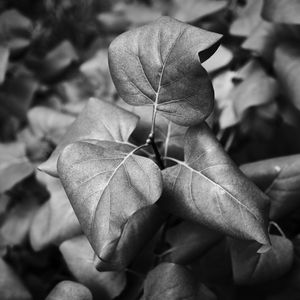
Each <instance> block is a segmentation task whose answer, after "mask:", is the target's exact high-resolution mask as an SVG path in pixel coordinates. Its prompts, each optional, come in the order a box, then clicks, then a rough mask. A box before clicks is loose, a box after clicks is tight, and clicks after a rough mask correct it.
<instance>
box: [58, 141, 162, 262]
mask: <svg viewBox="0 0 300 300" xmlns="http://www.w3.org/2000/svg"><path fill="white" fill-rule="evenodd" d="M58 173H59V176H60V179H61V180H62V183H63V186H64V188H65V190H66V192H67V195H68V197H69V199H70V201H71V204H72V206H73V208H74V210H75V213H76V215H77V217H78V219H79V222H80V224H81V227H82V229H83V231H84V233H85V234H86V236H87V237H88V239H89V241H90V243H91V245H92V247H93V249H94V250H95V252H96V254H97V255H98V256H99V257H100V258H101V260H102V261H103V262H105V263H107V264H111V265H112V268H121V267H123V266H124V264H125V265H126V264H127V263H128V262H127V261H125V260H124V261H120V257H118V255H117V253H118V252H119V251H120V249H118V246H119V245H118V243H119V242H120V243H122V235H123V234H125V235H126V234H129V233H128V227H129V228H130V226H131V225H132V224H131V223H135V222H136V218H137V219H139V218H142V219H143V218H144V216H143V212H144V210H145V209H148V208H149V207H151V205H152V204H154V203H155V202H156V201H157V200H158V198H159V197H160V195H161V192H162V180H161V173H160V170H159V168H158V166H157V165H156V164H155V163H154V162H153V161H151V160H150V159H147V158H144V157H141V156H137V155H135V154H134V151H131V152H129V153H124V152H120V151H115V150H113V149H105V148H103V147H101V146H99V145H93V144H90V143H87V142H77V143H74V144H71V145H69V146H67V147H66V148H65V149H64V151H63V152H62V154H61V156H60V158H59V161H58ZM139 214H142V216H139ZM146 217H147V216H146ZM134 228H136V227H135V226H134V224H133V229H134ZM147 230H148V229H147ZM139 234H140V238H141V239H144V238H145V237H144V236H143V233H142V232H140V233H139ZM126 245H127V243H125V246H126ZM129 255H130V253H129Z"/></svg>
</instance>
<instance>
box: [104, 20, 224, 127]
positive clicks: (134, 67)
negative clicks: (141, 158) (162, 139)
mask: <svg viewBox="0 0 300 300" xmlns="http://www.w3.org/2000/svg"><path fill="white" fill-rule="evenodd" d="M220 38H221V36H220V35H219V34H215V33H212V32H207V31H204V30H202V29H199V28H196V27H193V26H191V25H187V24H184V23H181V22H179V21H177V20H175V19H172V18H170V17H161V18H159V19H158V20H157V21H155V22H153V23H150V24H148V25H145V26H143V27H140V28H137V29H134V30H131V31H128V32H125V33H123V34H122V35H120V36H118V37H117V38H116V39H115V40H114V41H113V42H112V43H111V45H110V47H109V66H110V71H111V75H112V79H113V81H114V83H115V86H116V88H117V91H118V93H119V95H120V96H121V97H122V98H123V100H124V101H125V102H127V103H128V104H131V105H137V106H138V105H151V106H153V109H154V111H155V112H159V113H161V114H162V115H164V116H165V117H166V118H168V119H169V120H171V121H173V122H174V123H177V124H179V125H183V126H190V125H194V124H198V123H200V122H202V121H203V120H204V119H205V118H206V117H207V116H208V115H209V114H210V113H211V111H212V109H213V100H214V99H213V89H212V85H211V82H210V79H209V77H208V75H207V73H206V71H205V70H204V68H202V66H201V64H200V61H199V56H200V60H201V62H203V61H205V60H206V59H207V58H208V57H209V56H211V55H212V54H213V52H214V51H215V50H216V49H217V47H218V45H219V40H220ZM128 41H130V43H129V42H128ZM198 55H199V56H198Z"/></svg>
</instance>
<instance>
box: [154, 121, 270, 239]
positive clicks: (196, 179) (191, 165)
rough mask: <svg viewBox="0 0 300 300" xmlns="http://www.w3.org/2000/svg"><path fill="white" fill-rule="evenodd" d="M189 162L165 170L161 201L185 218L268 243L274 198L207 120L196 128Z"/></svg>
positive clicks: (187, 144)
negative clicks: (253, 178)
mask: <svg viewBox="0 0 300 300" xmlns="http://www.w3.org/2000/svg"><path fill="white" fill-rule="evenodd" d="M184 150H185V161H184V162H181V161H178V164H177V165H175V166H173V167H170V168H167V169H165V170H164V171H163V180H164V196H163V197H162V199H161V200H160V201H159V203H160V204H161V205H162V206H163V207H164V208H165V209H166V210H168V211H170V212H172V213H174V214H175V215H178V216H181V217H182V218H184V219H187V220H190V221H194V222H197V223H200V224H204V225H206V226H208V227H210V228H214V229H216V230H219V231H220V232H223V233H225V234H228V235H232V236H235V237H238V238H242V239H250V240H256V241H258V242H259V243H261V244H268V243H269V239H268V233H267V229H266V223H267V222H266V214H267V208H268V205H269V199H268V197H267V196H266V195H265V194H263V193H262V192H261V191H260V190H259V189H258V188H257V187H256V186H255V185H254V184H253V183H252V182H251V181H249V180H248V179H247V178H246V177H245V176H244V175H243V173H242V172H241V171H240V170H239V169H238V168H237V167H236V166H235V164H234V163H233V162H232V161H231V159H230V158H229V156H228V155H227V154H226V153H225V151H224V150H223V148H222V146H221V145H220V144H219V143H218V141H217V139H216V138H215V136H214V135H213V133H212V132H211V131H210V129H209V128H208V126H207V125H206V124H205V123H204V124H202V125H199V126H195V127H192V128H190V129H189V130H188V131H187V134H186V139H185V149H184Z"/></svg>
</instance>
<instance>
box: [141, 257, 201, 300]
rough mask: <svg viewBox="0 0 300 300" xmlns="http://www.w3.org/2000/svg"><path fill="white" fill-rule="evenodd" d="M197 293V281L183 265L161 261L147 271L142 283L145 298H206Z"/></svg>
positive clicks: (165, 299)
mask: <svg viewBox="0 0 300 300" xmlns="http://www.w3.org/2000/svg"><path fill="white" fill-rule="evenodd" d="M201 296H203V295H200V294H199V288H198V287H197V282H196V280H195V279H194V278H193V276H192V274H191V273H190V272H189V271H188V270H187V269H186V268H185V267H183V266H179V265H176V264H173V263H162V264H160V265H158V266H156V268H155V269H153V270H152V271H151V272H149V273H148V275H147V277H146V280H145V284H144V297H143V299H145V300H146V299H147V300H171V299H172V300H179V299H187V300H196V299H206V298H204V297H201Z"/></svg>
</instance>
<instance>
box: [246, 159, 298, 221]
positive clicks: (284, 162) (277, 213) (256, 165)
mask: <svg viewBox="0 0 300 300" xmlns="http://www.w3.org/2000/svg"><path fill="white" fill-rule="evenodd" d="M240 168H241V170H242V172H243V173H244V174H245V175H246V176H247V177H249V178H250V179H251V180H252V181H254V183H255V184H256V185H257V186H258V187H260V189H262V190H263V191H265V193H266V194H267V195H268V196H270V198H271V207H270V218H271V219H278V218H281V217H284V216H286V215H287V214H289V213H292V212H293V211H294V210H295V209H296V208H298V207H300V201H299V197H300V171H299V170H300V155H291V156H283V157H277V158H271V159H266V160H262V161H257V162H253V163H248V164H244V165H242V166H241V167H240Z"/></svg>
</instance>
